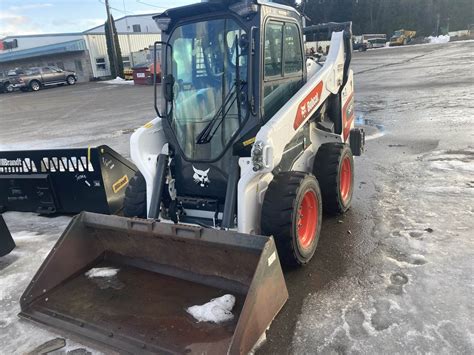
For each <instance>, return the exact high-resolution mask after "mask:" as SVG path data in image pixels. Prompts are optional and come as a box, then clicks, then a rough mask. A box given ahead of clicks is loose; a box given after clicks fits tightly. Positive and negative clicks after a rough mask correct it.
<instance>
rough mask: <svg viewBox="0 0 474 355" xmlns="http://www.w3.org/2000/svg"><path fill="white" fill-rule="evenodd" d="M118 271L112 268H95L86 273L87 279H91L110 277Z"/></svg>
mask: <svg viewBox="0 0 474 355" xmlns="http://www.w3.org/2000/svg"><path fill="white" fill-rule="evenodd" d="M118 271H119V269H115V268H113V267H95V268H92V269H90V270H89V271H87V272H86V276H87V277H88V278H93V277H112V276H115V275H117V272H118Z"/></svg>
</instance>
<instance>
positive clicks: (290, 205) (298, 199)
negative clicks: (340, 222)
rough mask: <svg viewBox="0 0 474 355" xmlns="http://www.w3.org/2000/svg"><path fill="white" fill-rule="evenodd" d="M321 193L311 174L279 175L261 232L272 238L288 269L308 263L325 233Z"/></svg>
mask: <svg viewBox="0 0 474 355" xmlns="http://www.w3.org/2000/svg"><path fill="white" fill-rule="evenodd" d="M321 218H322V205H321V192H320V190H319V184H318V181H317V180H316V178H315V177H314V176H313V175H311V174H306V173H303V172H297V171H288V172H283V173H279V174H277V175H275V177H274V178H273V180H272V182H271V183H270V185H269V186H268V189H267V192H266V193H265V198H264V201H263V206H262V216H261V229H262V233H263V234H264V235H272V236H273V237H274V239H275V244H276V247H277V250H278V255H279V257H280V259H281V261H282V263H284V264H285V265H289V266H300V265H304V264H306V263H308V262H309V261H310V260H311V258H312V257H313V255H314V252H315V251H316V246H317V244H318V240H319V235H320V232H321Z"/></svg>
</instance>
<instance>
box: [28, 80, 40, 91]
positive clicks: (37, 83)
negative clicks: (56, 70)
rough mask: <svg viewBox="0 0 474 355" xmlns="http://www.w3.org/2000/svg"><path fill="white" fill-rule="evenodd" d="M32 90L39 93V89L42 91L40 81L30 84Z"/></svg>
mask: <svg viewBox="0 0 474 355" xmlns="http://www.w3.org/2000/svg"><path fill="white" fill-rule="evenodd" d="M30 89H31V91H38V90H39V89H41V85H40V83H39V81H36V80H33V81H32V82H31V83H30Z"/></svg>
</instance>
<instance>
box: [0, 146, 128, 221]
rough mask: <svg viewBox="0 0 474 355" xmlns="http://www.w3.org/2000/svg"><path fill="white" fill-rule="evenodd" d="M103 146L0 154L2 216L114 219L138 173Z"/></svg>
mask: <svg viewBox="0 0 474 355" xmlns="http://www.w3.org/2000/svg"><path fill="white" fill-rule="evenodd" d="M136 170H137V169H136V167H135V165H134V164H133V163H131V162H129V161H128V160H127V159H125V158H123V157H122V156H120V154H118V153H117V152H115V151H114V150H113V149H111V148H110V147H108V146H106V145H102V146H99V147H96V148H72V149H49V150H23V151H3V152H0V210H1V209H4V210H10V211H20V212H37V213H41V214H52V213H79V212H81V211H84V210H85V211H89V212H97V213H105V214H116V213H118V212H119V211H120V210H121V209H122V205H123V198H124V195H125V188H126V186H127V184H128V182H129V180H130V179H131V178H132V177H133V175H134V174H135V171H136Z"/></svg>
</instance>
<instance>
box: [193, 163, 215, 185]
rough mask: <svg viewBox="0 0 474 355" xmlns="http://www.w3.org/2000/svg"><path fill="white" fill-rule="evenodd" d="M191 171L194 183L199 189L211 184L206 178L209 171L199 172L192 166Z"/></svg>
mask: <svg viewBox="0 0 474 355" xmlns="http://www.w3.org/2000/svg"><path fill="white" fill-rule="evenodd" d="M193 170H194V175H193V179H194V182H195V183H196V184H198V185H199V186H201V187H206V186H208V185H209V183H210V182H211V180H209V177H208V176H207V174H208V173H209V170H210V169H207V170H199V169H196V168H195V167H194V166H193Z"/></svg>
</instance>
